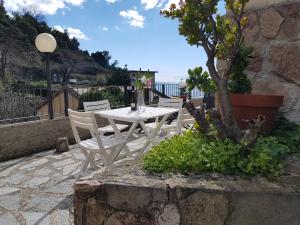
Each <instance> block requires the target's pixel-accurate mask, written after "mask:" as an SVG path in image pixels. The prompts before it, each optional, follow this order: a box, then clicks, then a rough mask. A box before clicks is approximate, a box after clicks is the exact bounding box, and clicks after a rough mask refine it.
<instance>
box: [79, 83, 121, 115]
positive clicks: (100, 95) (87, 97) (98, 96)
mask: <svg viewBox="0 0 300 225" xmlns="http://www.w3.org/2000/svg"><path fill="white" fill-rule="evenodd" d="M104 99H108V100H109V102H110V105H111V106H112V107H113V106H120V105H124V104H125V101H124V94H123V93H122V91H121V89H120V88H119V87H116V86H111V87H107V88H105V89H103V90H101V91H99V90H98V89H97V88H91V89H90V90H89V91H88V92H86V93H83V94H82V95H81V96H80V98H79V110H83V102H93V101H101V100H104Z"/></svg>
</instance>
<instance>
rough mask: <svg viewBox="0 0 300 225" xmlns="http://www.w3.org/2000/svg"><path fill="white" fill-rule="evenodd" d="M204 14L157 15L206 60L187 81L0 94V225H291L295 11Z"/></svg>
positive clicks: (268, 4) (299, 104) (267, 8)
mask: <svg viewBox="0 0 300 225" xmlns="http://www.w3.org/2000/svg"><path fill="white" fill-rule="evenodd" d="M216 2H217V1H216ZM216 2H214V1H201V3H200V1H193V0H191V1H186V2H185V3H182V4H180V5H178V6H176V5H173V6H172V7H171V9H170V11H163V12H162V14H163V15H164V16H165V17H171V18H177V19H179V24H180V25H181V28H182V29H181V34H182V35H184V36H185V37H186V39H187V40H188V41H189V44H191V45H197V47H199V46H202V47H204V49H205V51H206V56H207V65H208V68H207V69H208V71H205V68H201V67H196V68H194V69H190V70H189V71H188V79H187V80H186V82H181V83H174V84H173V83H168V84H167V83H159V82H156V83H155V82H154V80H155V79H154V78H153V76H149V72H150V71H131V72H132V73H135V72H136V73H137V74H133V75H132V74H131V75H132V76H133V77H134V82H133V83H132V85H130V86H128V85H123V86H100V85H94V86H92V87H85V86H67V85H65V84H62V85H57V86H56V87H54V88H53V89H52V93H51V90H50V83H51V82H49V85H48V88H47V89H43V88H42V89H29V88H23V89H18V88H12V86H13V85H11V86H9V85H7V87H8V88H7V89H0V224H1V225H2V224H5V225H6V224H7V225H48V224H49V225H56V224H62V225H64V224H68V225H71V224H75V225H99V224H101V225H140V224H144V225H221V224H228V225H253V224H255V225H270V224H272V225H298V224H299V221H300V208H299V204H300V193H299V190H300V179H299V178H300V125H299V123H300V116H299V115H300V99H299V95H300V89H299V84H300V83H299V81H300V77H299V71H300V68H299V66H298V64H299V63H298V61H299V60H300V55H299V53H298V50H297V49H298V48H299V38H300V32H299V29H298V28H299V24H300V14H299V9H300V3H299V1H297V0H289V1H288V0H271V1H259V0H250V2H249V4H247V5H244V4H245V1H239V2H237V1H236V2H235V4H233V2H232V1H226V3H224V4H227V10H229V11H231V13H232V14H233V15H234V16H233V18H231V20H228V19H227V18H225V17H220V18H218V17H217V16H216V10H215V8H216V7H217V5H212V4H216ZM246 2H247V1H246ZM1 3H2V2H1V1H0V6H1ZM204 3H205V4H204ZM258 3H259V4H258ZM195 4H197V7H194V6H195ZM222 4H223V1H222ZM2 6H3V3H2ZM244 6H245V7H244ZM177 7H178V8H177ZM186 7H187V8H186ZM203 7H204V8H203ZM177 10H178V11H177ZM185 10H186V11H185ZM244 10H245V11H244ZM0 13H1V10H0ZM124 13H125V14H126V12H125V11H124V12H123V15H124ZM239 13H240V14H239ZM198 14H199V15H201V16H196V17H195V15H198ZM207 15H210V16H207ZM244 16H245V17H244ZM182 17H184V18H182ZM215 18H218V19H219V20H220V21H218V23H217V22H216V21H214V19H215ZM0 19H1V17H0ZM191 21H195V23H191ZM139 22H142V21H139ZM212 22H214V23H213V24H214V25H215V26H210V25H211V23H212ZM0 25H1V24H0ZM189 26H192V28H193V29H186V28H187V27H188V28H189ZM199 27H200V28H202V27H204V29H199ZM198 29H199V30H198ZM195 30H196V31H197V34H198V33H200V34H201V35H195ZM0 31H1V30H0ZM190 32H191V33H190ZM53 34H56V31H55V32H53ZM220 34H222V35H220ZM44 35H45V34H44ZM46 36H48V37H49V34H46ZM242 36H243V38H242ZM50 37H51V35H50ZM197 38H198V39H199V40H195V39H197ZM51 39H52V41H53V37H51ZM0 43H1V42H0ZM199 43H200V44H199ZM234 45H236V46H237V47H236V48H235V47H234ZM248 45H250V46H251V47H253V48H249V47H248ZM53 46H54V45H53ZM77 50H78V49H77ZM78 52H80V51H78ZM81 53H82V52H81ZM81 53H80V54H81ZM84 54H85V57H89V53H87V54H86V53H84ZM95 54H96V53H95ZM101 54H103V53H101ZM231 54H233V56H232V55H231ZM96 55H98V56H99V52H97V54H96ZM102 56H103V55H102ZM212 56H214V57H212ZM48 59H49V60H50V57H49V58H48ZM108 61H109V60H108ZM47 62H48V63H49V61H48V60H47ZM73 65H74V64H73ZM69 66H70V65H69ZM108 66H110V65H109V62H108ZM96 69H97V70H101V68H100V67H97V68H96ZM102 69H103V68H102ZM119 69H120V68H119ZM47 71H48V74H47V75H48V78H50V70H47ZM121 71H123V70H122V69H121ZM124 71H127V68H126V69H124ZM124 71H123V72H124ZM139 72H140V73H139ZM141 72H143V73H142V74H141ZM104 73H105V74H108V73H110V71H107V70H104ZM152 73H154V74H155V72H152ZM98 75H99V74H98ZM100 75H101V74H100ZM131 78H132V77H131ZM49 81H50V79H49ZM101 82H102V81H101ZM153 82H154V83H153ZM5 88H6V87H5ZM187 88H189V90H187ZM204 93H205V97H204V98H203V96H204ZM135 97H137V99H135ZM119 127H120V128H119ZM121 127H122V128H121ZM60 141H62V142H63V143H64V144H65V145H64V146H61V145H59V144H60Z"/></svg>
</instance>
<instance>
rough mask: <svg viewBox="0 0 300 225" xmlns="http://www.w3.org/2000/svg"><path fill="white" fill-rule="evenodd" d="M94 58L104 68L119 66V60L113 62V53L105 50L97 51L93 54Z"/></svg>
mask: <svg viewBox="0 0 300 225" xmlns="http://www.w3.org/2000/svg"><path fill="white" fill-rule="evenodd" d="M91 56H92V58H93V59H94V60H95V62H97V63H98V64H99V65H101V66H102V67H104V68H107V69H116V68H117V66H118V61H117V60H115V61H113V62H112V63H111V62H110V61H111V58H112V57H111V55H110V54H109V52H108V51H103V52H99V51H97V52H95V53H92V54H91Z"/></svg>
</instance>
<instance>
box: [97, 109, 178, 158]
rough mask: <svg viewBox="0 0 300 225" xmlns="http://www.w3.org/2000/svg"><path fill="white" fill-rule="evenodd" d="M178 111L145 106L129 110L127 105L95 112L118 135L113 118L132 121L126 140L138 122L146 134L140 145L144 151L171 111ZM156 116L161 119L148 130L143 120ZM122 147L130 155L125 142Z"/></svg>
mask: <svg viewBox="0 0 300 225" xmlns="http://www.w3.org/2000/svg"><path fill="white" fill-rule="evenodd" d="M178 111H179V110H178V109H173V108H160V107H145V111H144V112H141V111H131V109H130V108H129V107H127V108H119V109H112V110H105V111H98V112H96V113H95V114H97V115H99V116H101V117H104V118H107V119H108V121H109V123H110V125H111V126H112V127H113V129H114V131H115V134H116V135H118V136H121V134H120V131H119V130H118V128H117V126H116V124H115V122H114V120H120V121H124V122H130V123H132V125H131V127H130V129H129V131H128V132H127V134H126V136H125V139H126V141H127V140H128V138H129V137H130V135H131V134H132V132H133V131H134V130H135V129H136V127H137V126H138V124H140V125H141V127H142V129H143V130H144V132H145V135H146V143H145V144H144V146H143V147H142V149H141V151H145V149H146V148H147V147H148V146H149V145H150V144H151V143H154V138H155V136H156V134H157V133H158V132H159V131H160V129H161V127H162V125H163V124H164V123H165V122H166V120H167V119H168V117H169V116H170V115H171V114H172V113H176V112H178ZM156 117H162V119H161V120H160V121H159V123H158V124H157V126H156V128H155V129H154V130H153V131H150V130H148V129H147V128H146V126H145V121H147V120H149V119H153V118H156ZM124 148H125V151H126V153H127V155H128V156H130V155H131V152H130V151H129V149H128V146H127V145H126V144H125V145H124Z"/></svg>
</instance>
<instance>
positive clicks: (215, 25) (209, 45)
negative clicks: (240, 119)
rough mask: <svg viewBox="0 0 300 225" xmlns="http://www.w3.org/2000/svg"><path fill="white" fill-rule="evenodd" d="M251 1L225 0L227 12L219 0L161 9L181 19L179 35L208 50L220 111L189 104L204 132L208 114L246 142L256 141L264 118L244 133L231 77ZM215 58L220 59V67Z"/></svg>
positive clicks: (200, 0)
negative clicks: (221, 9)
mask: <svg viewBox="0 0 300 225" xmlns="http://www.w3.org/2000/svg"><path fill="white" fill-rule="evenodd" d="M248 1H249V0H225V4H226V9H227V12H228V13H227V15H225V16H221V15H219V14H218V12H217V6H218V3H219V2H220V0H185V1H183V0H181V1H180V2H179V5H178V6H176V4H172V5H171V6H170V9H169V10H164V11H162V12H161V13H162V15H164V16H165V17H167V18H171V19H178V21H179V33H180V35H183V36H185V37H186V40H187V42H188V43H189V44H190V45H193V46H197V47H199V46H200V47H202V48H203V49H204V51H205V53H206V56H207V62H206V66H207V68H208V72H209V75H210V77H211V80H212V81H213V82H214V83H215V85H216V93H217V97H218V99H219V104H220V105H219V110H218V112H212V111H210V112H209V115H205V111H204V110H203V109H202V110H197V109H196V108H195V107H194V106H193V104H192V103H188V104H187V105H186V107H187V109H188V111H189V112H190V114H191V115H192V116H193V117H194V118H195V119H196V121H197V123H198V124H199V126H200V130H201V132H203V133H208V132H209V128H210V125H209V122H208V121H207V119H206V118H207V117H209V118H210V119H213V120H214V121H215V124H216V125H217V126H216V127H217V129H218V130H219V132H218V133H219V134H220V135H221V137H227V138H230V139H232V140H234V141H235V142H238V143H241V142H242V143H243V144H245V145H247V146H249V145H252V144H254V143H255V141H256V139H257V137H258V135H259V130H260V129H259V128H260V127H261V126H262V124H263V122H262V120H263V118H262V117H260V118H259V119H258V120H257V121H252V122H253V126H252V129H250V130H249V131H248V132H246V135H244V134H243V132H242V130H241V129H240V128H239V127H238V124H237V122H236V120H235V118H234V116H233V110H232V104H231V100H230V89H229V81H230V78H231V77H232V76H231V75H232V70H234V69H235V68H234V65H235V63H236V61H237V59H238V56H239V53H240V52H241V47H242V44H243V36H242V34H243V30H244V28H245V27H246V25H247V18H246V17H245V16H244V9H245V5H246V3H247V2H248ZM216 60H219V62H220V66H219V67H218V69H217V66H216ZM218 114H221V115H218ZM256 128H257V129H256Z"/></svg>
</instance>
